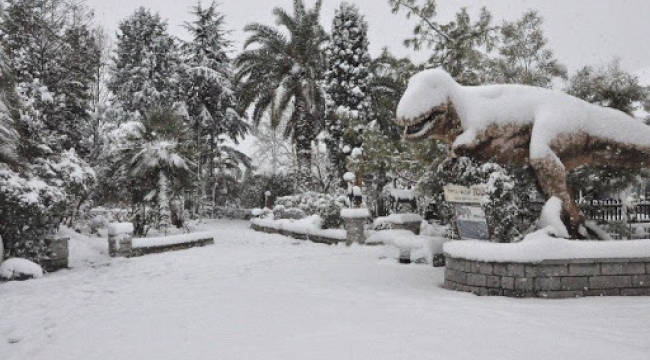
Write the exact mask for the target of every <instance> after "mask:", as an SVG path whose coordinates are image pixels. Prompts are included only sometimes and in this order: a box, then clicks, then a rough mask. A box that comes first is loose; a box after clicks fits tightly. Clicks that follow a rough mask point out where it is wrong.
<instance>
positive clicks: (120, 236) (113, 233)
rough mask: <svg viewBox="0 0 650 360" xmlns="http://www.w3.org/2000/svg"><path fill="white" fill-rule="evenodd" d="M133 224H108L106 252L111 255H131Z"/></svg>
mask: <svg viewBox="0 0 650 360" xmlns="http://www.w3.org/2000/svg"><path fill="white" fill-rule="evenodd" d="M132 240H133V224H132V223H130V222H122V223H111V224H110V225H108V254H109V255H110V256H111V257H118V256H124V257H129V256H131V249H132Z"/></svg>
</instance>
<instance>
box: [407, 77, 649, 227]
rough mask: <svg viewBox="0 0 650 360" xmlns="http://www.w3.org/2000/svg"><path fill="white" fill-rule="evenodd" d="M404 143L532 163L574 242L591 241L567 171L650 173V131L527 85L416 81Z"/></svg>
mask: <svg viewBox="0 0 650 360" xmlns="http://www.w3.org/2000/svg"><path fill="white" fill-rule="evenodd" d="M395 122H396V123H397V124H398V125H400V126H401V127H403V128H404V129H403V138H405V139H407V140H413V141H418V140H423V139H425V138H433V139H437V140H442V141H445V142H447V143H449V144H450V145H451V151H452V156H468V157H472V158H475V159H479V160H483V161H487V160H492V161H496V162H499V163H502V164H516V165H525V164H530V165H531V166H532V168H533V169H534V170H535V174H536V177H537V181H538V183H539V185H540V188H541V190H542V191H543V192H544V193H545V195H546V196H547V197H548V198H551V197H553V196H555V197H557V198H559V199H560V200H561V202H562V211H561V219H562V222H563V223H564V224H565V226H566V230H567V231H568V233H569V235H570V237H572V238H584V237H587V236H588V235H589V234H588V232H587V229H586V228H585V227H584V226H583V225H584V217H583V216H582V215H581V213H580V210H579V208H578V206H577V205H576V203H575V202H574V201H573V199H572V194H571V193H570V191H569V188H568V187H567V183H566V175H567V172H569V171H571V170H573V169H575V168H577V167H580V166H582V165H596V164H598V165H606V166H613V167H621V168H634V167H650V126H647V125H645V124H644V123H643V122H641V121H639V120H636V119H634V118H632V117H630V116H629V115H627V114H625V113H623V112H620V111H618V110H614V109H609V108H604V107H600V106H597V105H593V104H590V103H588V102H585V101H583V100H580V99H578V98H575V97H573V96H570V95H567V94H565V93H562V92H557V91H553V90H549V89H544V88H537V87H531V86H524V85H486V86H473V87H470V86H461V85H459V84H458V83H456V82H455V81H454V79H453V78H452V77H451V76H450V75H449V74H447V73H446V72H445V71H443V70H439V69H430V70H425V71H422V72H420V73H418V74H416V75H414V76H413V77H412V78H411V79H410V80H409V84H408V87H407V89H406V91H405V93H404V95H403V96H402V98H401V100H400V102H399V105H398V107H397V117H396V119H395Z"/></svg>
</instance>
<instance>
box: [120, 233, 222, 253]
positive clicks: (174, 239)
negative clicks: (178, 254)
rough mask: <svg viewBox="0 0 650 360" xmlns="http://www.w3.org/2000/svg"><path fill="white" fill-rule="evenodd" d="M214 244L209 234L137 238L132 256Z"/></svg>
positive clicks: (133, 245) (132, 249) (134, 240)
mask: <svg viewBox="0 0 650 360" xmlns="http://www.w3.org/2000/svg"><path fill="white" fill-rule="evenodd" d="M212 244H214V237H213V236H212V234H211V233H209V232H196V233H191V234H181V235H170V236H161V237H152V238H136V239H133V241H132V248H131V256H142V255H147V254H155V253H162V252H167V251H174V250H183V249H189V248H193V247H201V246H206V245H212Z"/></svg>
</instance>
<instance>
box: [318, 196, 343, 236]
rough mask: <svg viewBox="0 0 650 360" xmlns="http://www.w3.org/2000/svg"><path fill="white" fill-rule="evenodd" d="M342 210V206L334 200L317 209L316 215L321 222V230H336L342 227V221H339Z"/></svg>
mask: <svg viewBox="0 0 650 360" xmlns="http://www.w3.org/2000/svg"><path fill="white" fill-rule="evenodd" d="M343 208H344V205H343V204H342V203H341V202H340V201H336V200H330V201H329V202H328V203H327V204H325V205H324V206H321V207H320V208H319V211H318V214H319V215H320V217H321V219H322V221H323V222H322V223H321V225H322V227H323V229H338V228H340V227H341V226H342V225H343V219H341V209H343Z"/></svg>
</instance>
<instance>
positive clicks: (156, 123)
mask: <svg viewBox="0 0 650 360" xmlns="http://www.w3.org/2000/svg"><path fill="white" fill-rule="evenodd" d="M189 139H190V137H189V131H188V128H187V126H186V125H185V124H184V122H183V120H182V118H181V117H180V116H179V115H177V114H176V113H174V111H173V110H171V109H157V110H153V111H151V112H149V113H148V114H147V115H146V116H145V117H144V119H143V120H142V124H141V126H140V127H139V128H138V129H137V131H136V134H135V135H134V136H133V137H132V138H131V139H130V142H131V143H132V144H133V145H132V146H129V147H127V148H125V149H124V150H122V152H121V156H120V158H121V159H122V161H120V163H121V167H122V169H121V170H122V171H123V172H124V173H125V174H126V176H127V177H128V178H129V179H130V181H131V185H132V187H131V192H132V201H133V202H134V203H144V201H145V200H146V199H152V198H153V197H154V196H155V197H156V198H157V199H158V205H159V206H158V208H159V209H158V210H159V219H160V220H161V221H160V225H163V227H164V225H166V224H165V223H166V220H167V219H168V217H169V214H168V212H169V199H170V197H169V194H168V187H169V186H170V185H171V188H172V190H176V191H179V190H182V189H186V188H189V187H190V186H191V184H192V180H191V179H192V175H193V171H192V167H193V166H194V164H193V162H192V161H191V160H190V159H191V158H192V156H193V154H192V152H193V148H192V146H191V145H188V144H193V143H192V142H191V141H190V140H189ZM170 183H171V184H170ZM152 188H153V189H156V190H153V191H149V193H148V194H147V193H146V190H151V189H152ZM145 194H146V195H145ZM172 198H173V196H172Z"/></svg>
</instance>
